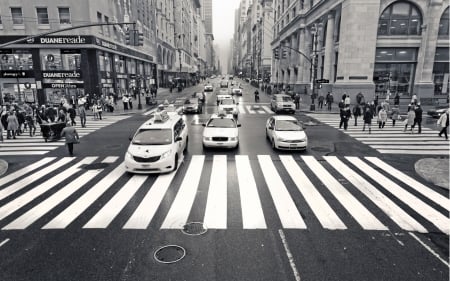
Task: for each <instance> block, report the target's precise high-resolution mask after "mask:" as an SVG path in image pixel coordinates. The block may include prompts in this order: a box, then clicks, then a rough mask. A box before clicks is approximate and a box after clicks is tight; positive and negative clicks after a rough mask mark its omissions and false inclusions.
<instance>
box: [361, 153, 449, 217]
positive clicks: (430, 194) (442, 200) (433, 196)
mask: <svg viewBox="0 0 450 281" xmlns="http://www.w3.org/2000/svg"><path fill="white" fill-rule="evenodd" d="M365 158H366V159H367V160H368V161H370V162H371V163H373V164H375V165H376V166H378V167H379V168H381V169H383V170H384V171H389V173H390V174H391V175H392V176H393V177H395V178H397V179H398V180H400V181H401V182H403V183H405V184H407V185H409V186H410V187H412V188H414V189H415V190H416V191H418V192H419V193H421V194H423V195H424V196H425V197H426V198H428V199H430V200H432V201H434V202H436V203H437V204H439V205H441V207H443V208H445V209H446V210H450V200H449V199H448V198H447V197H445V196H443V195H441V194H439V193H437V192H435V191H433V190H432V189H431V188H429V187H428V186H425V185H423V184H421V183H420V182H418V181H416V180H415V179H413V178H411V177H410V176H408V175H406V174H405V173H403V172H401V171H399V170H398V169H396V168H394V167H392V166H391V165H389V164H387V163H386V162H384V161H382V160H381V159H379V158H376V157H365Z"/></svg>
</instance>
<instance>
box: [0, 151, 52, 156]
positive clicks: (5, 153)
mask: <svg viewBox="0 0 450 281" xmlns="http://www.w3.org/2000/svg"><path fill="white" fill-rule="evenodd" d="M47 152H48V150H45V151H9V152H7V151H0V156H8V155H17V156H19V155H23V156H28V155H43V154H45V153H47Z"/></svg>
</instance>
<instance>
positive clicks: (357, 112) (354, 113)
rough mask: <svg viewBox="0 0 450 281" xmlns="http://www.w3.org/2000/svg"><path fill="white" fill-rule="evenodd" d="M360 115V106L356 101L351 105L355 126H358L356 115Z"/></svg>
mask: <svg viewBox="0 0 450 281" xmlns="http://www.w3.org/2000/svg"><path fill="white" fill-rule="evenodd" d="M359 116H361V107H360V106H359V104H358V103H357V104H356V105H355V106H354V107H353V118H354V119H355V126H358V117H359Z"/></svg>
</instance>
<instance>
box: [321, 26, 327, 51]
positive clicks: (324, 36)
mask: <svg viewBox="0 0 450 281" xmlns="http://www.w3.org/2000/svg"><path fill="white" fill-rule="evenodd" d="M327 32H328V21H326V22H325V25H324V27H323V36H322V47H325V44H326V43H327Z"/></svg>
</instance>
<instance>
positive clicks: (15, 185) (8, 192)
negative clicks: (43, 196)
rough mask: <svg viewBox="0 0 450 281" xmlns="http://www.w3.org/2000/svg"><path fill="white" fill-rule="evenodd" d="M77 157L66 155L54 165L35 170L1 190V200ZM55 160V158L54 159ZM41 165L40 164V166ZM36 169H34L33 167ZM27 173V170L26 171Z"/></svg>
mask: <svg viewBox="0 0 450 281" xmlns="http://www.w3.org/2000/svg"><path fill="white" fill-rule="evenodd" d="M74 159H75V158H70V157H65V158H63V159H61V160H59V161H58V162H56V163H53V164H52V165H50V166H48V167H45V168H43V169H41V170H39V171H37V172H35V173H34V174H32V175H30V176H28V177H26V178H24V179H22V180H20V181H18V182H15V183H13V184H12V185H10V186H8V187H6V188H4V189H2V190H0V200H2V199H4V198H6V197H8V196H9V195H11V194H13V193H15V192H17V191H19V190H21V189H22V188H24V187H26V186H27V185H29V184H31V183H33V182H34V181H37V180H38V179H40V178H42V177H44V176H45V175H47V174H49V173H51V172H53V171H54V170H56V169H58V168H60V167H62V166H64V165H66V164H67V163H69V162H71V161H72V160H74ZM52 160H53V159H52ZM45 164H46V163H45ZM40 166H41V165H39V167H40ZM33 170H34V169H33ZM24 173H25V171H24ZM9 181H11V180H8V182H9Z"/></svg>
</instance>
